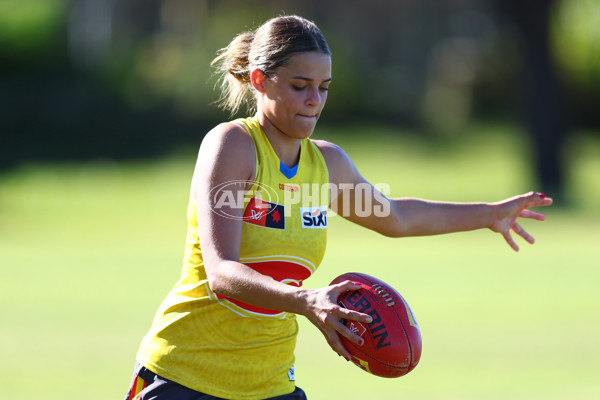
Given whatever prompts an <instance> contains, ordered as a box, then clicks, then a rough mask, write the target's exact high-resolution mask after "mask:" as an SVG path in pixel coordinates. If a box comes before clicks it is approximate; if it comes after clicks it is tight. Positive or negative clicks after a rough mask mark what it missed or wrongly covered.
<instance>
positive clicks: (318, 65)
mask: <svg viewBox="0 0 600 400" xmlns="http://www.w3.org/2000/svg"><path fill="white" fill-rule="evenodd" d="M330 82H331V56H329V55H328V54H323V53H319V52H306V53H297V54H294V55H292V56H291V57H290V58H289V60H288V63H287V64H286V65H284V66H282V67H279V68H278V69H277V70H276V72H275V74H274V75H272V76H269V77H266V78H265V79H264V93H261V94H260V95H259V98H258V110H259V112H261V113H263V114H264V116H265V117H266V118H267V119H268V120H269V122H271V124H272V125H274V126H275V128H277V129H278V130H279V131H281V132H282V133H283V134H285V135H286V136H289V137H291V138H294V139H305V138H308V137H310V135H312V133H313V130H314V129H315V126H316V124H317V120H318V119H319V116H320V115H321V111H322V110H323V107H324V106H325V101H326V100H327V90H328V87H329V83H330Z"/></svg>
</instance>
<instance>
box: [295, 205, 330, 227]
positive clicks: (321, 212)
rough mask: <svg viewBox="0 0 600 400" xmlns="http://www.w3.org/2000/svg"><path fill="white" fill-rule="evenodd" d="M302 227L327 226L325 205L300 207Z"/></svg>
mask: <svg viewBox="0 0 600 400" xmlns="http://www.w3.org/2000/svg"><path fill="white" fill-rule="evenodd" d="M300 216H301V217H302V227H303V228H312V229H326V228H327V206H321V207H300Z"/></svg>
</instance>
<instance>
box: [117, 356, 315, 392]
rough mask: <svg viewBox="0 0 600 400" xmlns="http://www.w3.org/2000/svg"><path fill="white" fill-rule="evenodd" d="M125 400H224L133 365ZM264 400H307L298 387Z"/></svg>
mask: <svg viewBox="0 0 600 400" xmlns="http://www.w3.org/2000/svg"><path fill="white" fill-rule="evenodd" d="M125 400H226V399H223V398H221V397H215V396H211V395H209V394H205V393H200V392H197V391H195V390H192V389H189V388H187V387H185V386H182V385H180V384H179V383H175V382H173V381H171V380H168V379H165V378H163V377H162V376H160V375H156V374H155V373H154V372H152V371H150V370H149V369H148V368H146V367H144V366H142V365H141V364H139V363H137V362H136V363H135V370H134V372H133V378H132V379H131V385H129V392H127V396H125ZM265 400H307V399H306V394H304V391H303V390H302V389H300V388H299V387H296V390H294V391H293V392H292V393H289V394H284V395H281V396H276V397H269V398H268V399H265Z"/></svg>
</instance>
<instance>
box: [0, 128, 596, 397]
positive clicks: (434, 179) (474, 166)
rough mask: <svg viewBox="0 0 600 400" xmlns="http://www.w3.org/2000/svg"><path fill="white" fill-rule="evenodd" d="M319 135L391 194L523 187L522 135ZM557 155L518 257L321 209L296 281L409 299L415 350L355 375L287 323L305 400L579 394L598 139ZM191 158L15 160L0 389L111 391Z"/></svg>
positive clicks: (169, 253)
mask: <svg viewBox="0 0 600 400" xmlns="http://www.w3.org/2000/svg"><path fill="white" fill-rule="evenodd" d="M319 135H320V136H321V137H331V138H333V140H334V141H335V142H337V143H338V144H340V145H342V147H344V148H345V149H346V150H347V152H348V153H349V154H350V155H351V156H352V158H353V159H354V160H355V161H356V163H357V164H358V166H359V169H360V170H361V172H362V173H363V175H365V176H366V177H367V178H368V179H369V180H371V181H372V182H385V183H388V184H389V185H390V187H391V189H392V195H394V196H418V197H426V198H433V199H440V200H460V201H463V200H464V201H471V200H490V201H492V200H499V199H501V198H503V197H505V196H509V195H513V194H517V193H519V192H522V191H527V190H530V189H537V188H535V187H532V186H535V182H534V180H533V177H532V173H531V172H530V169H529V165H530V162H529V161H528V159H527V154H528V148H527V145H525V144H524V143H523V141H522V140H521V139H520V137H519V136H518V135H516V134H514V133H511V132H509V131H508V130H506V129H502V128H487V129H483V128H481V129H478V130H475V131H474V132H469V133H468V135H466V136H465V137H461V138H458V139H456V140H454V141H453V142H452V143H446V144H435V145H434V144H431V143H430V142H428V141H426V140H423V139H421V138H418V137H415V136H411V135H392V134H391V133H379V132H362V131H361V135H362V137H363V139H362V140H358V139H356V137H357V135H355V134H348V133H347V132H323V133H321V132H319ZM569 154H570V155H571V162H570V164H569V165H570V169H569V172H568V173H569V180H568V185H569V187H568V193H569V196H570V201H569V203H570V204H571V205H572V207H571V208H561V207H556V208H555V209H554V210H549V213H548V220H547V221H546V222H544V223H539V222H534V221H528V222H525V223H524V225H525V227H526V229H528V230H529V231H530V232H531V233H532V234H533V235H534V236H535V237H536V239H537V243H536V244H535V245H534V246H529V245H528V244H526V243H524V242H523V241H520V242H519V243H520V244H521V246H522V251H521V252H520V253H518V254H515V253H514V252H513V251H512V250H511V249H510V248H509V247H508V246H507V245H506V244H505V243H504V241H503V239H502V238H501V237H499V236H498V235H496V234H494V233H492V232H490V231H480V232H470V233H460V234H454V235H446V236H439V237H428V238H406V239H398V240H395V239H388V238H384V237H381V236H379V235H377V234H375V233H371V232H367V231H365V230H363V229H360V228H358V227H356V226H354V225H352V224H350V223H347V222H345V221H343V220H342V219H341V218H340V217H334V218H331V219H330V234H329V239H328V250H327V254H326V258H325V260H324V262H323V264H322V265H321V267H320V269H319V270H318V271H317V273H316V274H315V276H314V277H312V278H311V279H310V280H308V281H307V282H306V286H307V287H318V286H321V285H326V284H328V283H329V282H330V281H331V280H332V279H333V278H334V277H335V276H337V275H338V274H341V273H343V272H347V271H364V272H367V273H370V274H372V275H375V276H378V277H380V278H382V279H383V280H385V281H387V282H389V283H390V284H392V285H393V286H394V287H396V288H397V289H398V290H399V291H400V292H401V293H402V294H403V295H404V296H405V297H406V299H407V300H408V302H409V303H410V304H411V306H412V307H413V310H414V312H415V314H416V316H417V319H418V321H419V323H420V326H421V330H422V334H423V343H424V347H423V357H422V361H421V364H420V365H419V366H418V367H417V369H415V371H413V372H411V373H410V374H409V375H407V376H405V377H403V378H399V379H392V380H387V379H382V378H376V377H372V376H369V375H367V374H366V373H364V372H363V371H361V370H359V369H358V368H356V367H354V366H353V365H350V364H348V363H346V362H345V361H344V360H342V359H341V358H339V357H337V355H335V354H334V353H333V352H332V351H330V350H329V348H328V345H327V344H326V342H325V341H324V340H323V338H322V337H321V334H320V333H319V332H318V331H317V329H316V328H314V327H312V326H310V325H309V323H307V322H306V321H305V320H304V319H302V318H299V321H300V324H301V336H300V338H299V341H298V351H297V365H296V367H297V379H298V382H297V383H298V385H299V386H301V387H303V388H304V389H305V390H306V391H307V392H308V394H309V397H310V398H311V399H313V400H319V399H350V400H352V399H359V398H367V399H375V398H411V399H507V398H510V399H527V400H530V399H565V398H568V399H593V398H596V397H597V395H598V393H600V384H598V382H597V373H598V371H600V361H599V360H600V343H599V342H598V341H597V340H596V339H595V338H597V337H600V322H599V321H598V304H600V294H598V290H597V284H598V282H599V281H600V279H599V278H600V273H599V272H598V265H597V260H598V259H600V250H599V246H598V243H600V231H599V226H600V212H598V210H597V204H598V201H597V199H598V198H599V197H600V140H598V136H587V135H586V136H574V137H573V139H572V141H570V142H569ZM194 157H195V150H194V149H190V150H189V151H187V150H186V151H184V152H183V153H182V154H180V155H178V156H173V157H169V158H165V159H161V160H156V161H153V162H127V163H115V162H112V161H95V162H89V163H79V164H56V165H28V166H23V167H22V168H20V169H18V170H15V171H12V172H10V173H8V174H5V175H4V176H2V177H0V268H1V271H2V277H1V279H0V302H1V304H2V307H0V318H2V321H3V322H2V324H1V325H0V341H1V343H2V346H1V347H0V359H2V360H3V363H2V365H1V366H0V382H2V384H3V397H6V398H10V399H14V400H19V399H35V398H44V399H61V400H64V399H81V398H86V399H112V398H122V397H123V396H124V394H125V392H126V390H127V385H128V383H129V378H130V374H131V371H132V368H133V362H134V357H135V352H136V350H137V346H138V344H139V341H140V339H141V337H142V335H144V333H145V331H146V329H147V328H148V326H149V324H150V322H151V319H152V316H153V314H154V312H155V310H156V308H157V306H158V304H159V303H160V301H161V300H162V298H163V296H164V295H165V293H166V292H167V291H168V290H169V288H170V287H171V286H172V285H173V283H174V282H175V280H176V279H177V277H178V275H179V269H180V264H181V260H182V256H183V245H184V238H185V229H186V221H185V207H186V204H187V196H188V190H189V184H190V179H191V173H192V168H193V165H194V162H195V160H194ZM32 377H35V385H33V384H31V382H32V381H31V379H32Z"/></svg>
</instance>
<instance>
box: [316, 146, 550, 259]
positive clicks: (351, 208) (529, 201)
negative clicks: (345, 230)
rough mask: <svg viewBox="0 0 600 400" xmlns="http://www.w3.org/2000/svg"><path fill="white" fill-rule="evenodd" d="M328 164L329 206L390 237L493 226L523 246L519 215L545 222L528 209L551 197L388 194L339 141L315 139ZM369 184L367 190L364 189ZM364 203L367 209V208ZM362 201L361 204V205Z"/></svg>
mask: <svg viewBox="0 0 600 400" xmlns="http://www.w3.org/2000/svg"><path fill="white" fill-rule="evenodd" d="M315 144H317V146H318V147H319V148H320V149H321V152H322V153H323V156H324V158H325V161H326V163H327V167H328V169H329V177H330V182H331V183H332V184H333V187H334V188H340V190H337V193H335V191H333V190H332V194H331V197H332V198H331V208H332V210H333V211H335V212H336V213H337V214H339V215H341V216H342V217H344V218H346V219H348V220H350V221H352V222H354V223H356V224H358V225H361V226H363V227H365V228H368V229H371V230H373V231H376V232H379V233H381V234H383V235H386V236H390V237H402V236H424V235H437V234H443V233H451V232H460V231H470V230H475V229H481V228H489V229H491V230H493V231H494V232H498V233H500V234H501V235H502V236H503V237H504V239H505V240H506V242H507V243H508V244H509V245H510V246H511V247H512V248H513V249H514V250H515V251H518V250H519V246H518V245H517V244H516V242H515V241H514V239H513V238H512V236H511V231H513V232H515V233H517V234H518V235H519V236H521V237H523V238H524V239H525V240H526V241H528V242H529V243H533V242H534V239H533V237H532V236H531V235H529V234H528V233H527V232H525V230H524V229H523V228H522V227H521V226H520V225H519V224H518V223H517V218H529V219H535V220H538V221H543V220H544V219H545V216H544V215H543V214H540V213H537V212H534V211H531V210H529V208H531V207H538V206H547V205H550V204H552V199H550V198H548V197H546V196H545V195H543V194H540V193H534V192H531V193H528V194H524V195H520V196H515V197H512V198H510V199H506V200H503V201H500V202H497V203H452V202H438V201H428V200H422V199H414V198H396V199H390V198H388V197H386V196H384V195H383V194H382V193H381V192H380V191H379V190H378V189H376V188H375V187H373V185H371V184H370V183H369V182H368V181H367V180H366V179H365V178H363V177H362V175H360V173H359V172H358V170H357V168H356V166H355V165H354V163H353V162H352V160H351V159H350V157H349V156H348V155H347V154H346V153H345V152H344V151H343V150H342V149H341V148H340V147H338V146H336V145H334V144H332V143H328V142H325V141H315ZM365 188H367V189H368V190H365ZM365 205H368V206H369V208H368V209H365ZM357 206H358V208H357Z"/></svg>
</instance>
